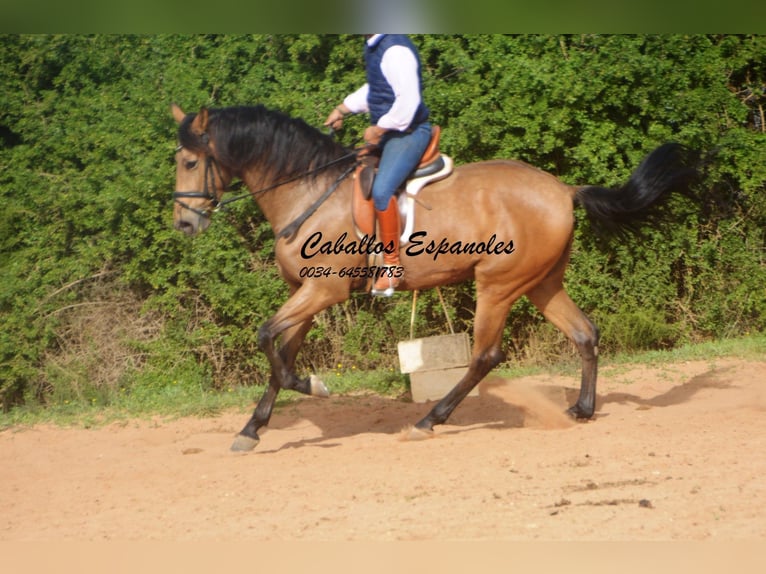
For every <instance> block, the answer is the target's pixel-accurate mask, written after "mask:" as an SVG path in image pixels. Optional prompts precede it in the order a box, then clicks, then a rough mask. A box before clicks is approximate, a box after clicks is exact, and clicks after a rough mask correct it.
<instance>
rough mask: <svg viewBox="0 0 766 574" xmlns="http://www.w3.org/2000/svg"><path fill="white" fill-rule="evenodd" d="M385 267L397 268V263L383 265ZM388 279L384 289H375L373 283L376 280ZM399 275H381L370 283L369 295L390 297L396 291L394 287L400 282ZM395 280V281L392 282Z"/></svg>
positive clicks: (375, 282) (374, 283)
mask: <svg viewBox="0 0 766 574" xmlns="http://www.w3.org/2000/svg"><path fill="white" fill-rule="evenodd" d="M383 267H385V268H390V267H394V268H397V267H399V265H395V264H394V265H385V264H384V265H383ZM385 279H388V286H387V287H386V288H385V289H376V288H375V285H376V284H377V282H378V281H381V280H385ZM401 279H402V278H401V277H389V276H388V275H381V276H380V277H378V278H377V279H375V281H374V282H373V284H372V289H371V290H370V295H372V296H373V297H391V296H392V295H393V294H394V292H395V291H396V288H397V287H398V286H399V283H400V282H401ZM394 282H395V283H394Z"/></svg>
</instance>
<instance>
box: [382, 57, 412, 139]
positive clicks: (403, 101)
mask: <svg viewBox="0 0 766 574" xmlns="http://www.w3.org/2000/svg"><path fill="white" fill-rule="evenodd" d="M380 69H381V70H382V72H383V76H384V77H385V78H386V80H387V81H388V83H389V85H390V86H391V88H392V89H393V90H394V98H395V99H394V105H393V106H391V109H390V110H389V111H388V113H387V114H385V115H384V116H382V117H381V118H380V120H378V125H379V126H380V127H382V128H386V129H389V130H397V131H404V130H406V129H407V128H408V127H410V124H411V123H412V119H413V118H414V117H415V112H417V110H418V106H419V105H420V79H419V77H418V61H417V59H416V58H415V54H413V53H412V51H411V50H409V49H408V48H405V47H404V46H391V47H390V48H389V49H388V50H386V52H385V54H383V59H382V60H381V62H380Z"/></svg>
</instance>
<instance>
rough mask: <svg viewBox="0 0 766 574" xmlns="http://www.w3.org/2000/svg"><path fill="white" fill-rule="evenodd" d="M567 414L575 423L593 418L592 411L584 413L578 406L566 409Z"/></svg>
mask: <svg viewBox="0 0 766 574" xmlns="http://www.w3.org/2000/svg"><path fill="white" fill-rule="evenodd" d="M567 414H568V415H569V416H570V417H572V418H573V419H574V420H576V421H580V422H584V421H587V420H588V419H590V418H591V417H593V411H590V412H586V411H585V409H583V408H582V407H580V405H577V404H575V405H572V406H571V407H569V408H568V409H567Z"/></svg>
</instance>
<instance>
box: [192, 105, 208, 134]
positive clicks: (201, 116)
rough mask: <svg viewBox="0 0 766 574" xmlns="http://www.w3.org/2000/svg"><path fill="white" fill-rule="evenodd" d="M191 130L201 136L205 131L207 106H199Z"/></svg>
mask: <svg viewBox="0 0 766 574" xmlns="http://www.w3.org/2000/svg"><path fill="white" fill-rule="evenodd" d="M191 128H192V132H193V133H195V134H197V135H199V136H201V135H202V134H205V133H207V108H200V110H199V113H198V114H197V117H195V118H194V121H193V122H192V125H191Z"/></svg>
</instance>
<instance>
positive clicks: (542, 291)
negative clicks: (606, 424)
mask: <svg viewBox="0 0 766 574" xmlns="http://www.w3.org/2000/svg"><path fill="white" fill-rule="evenodd" d="M526 295H527V297H528V298H529V300H530V301H532V303H533V304H534V305H535V307H537V308H538V309H539V310H540V312H541V313H542V314H543V315H545V318H546V319H548V320H549V321H550V322H551V323H553V324H554V325H556V327H558V328H559V329H561V331H562V332H563V333H564V334H565V335H566V336H567V337H568V338H569V339H570V340H571V341H572V342H573V343H574V344H575V345H576V346H577V350H578V351H579V353H580V357H581V358H582V379H581V381H580V396H579V398H578V399H577V402H576V403H575V404H574V405H572V406H571V407H570V408H569V409H568V411H567V412H568V413H569V414H570V415H572V416H573V417H574V418H577V419H589V418H591V417H592V416H593V412H594V411H595V409H596V379H597V376H598V329H597V328H596V326H595V325H594V324H593V323H592V322H591V321H590V319H588V317H586V316H585V313H583V312H582V311H581V310H580V309H579V308H578V307H577V305H575V304H574V302H573V301H572V299H570V298H569V295H567V293H566V291H564V287H563V285H562V282H561V278H560V277H556V276H551V277H548V278H547V279H545V280H544V281H543V282H542V283H540V284H539V285H537V286H536V287H534V288H533V289H531V290H530V291H529V292H528V293H527V294H526Z"/></svg>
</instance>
